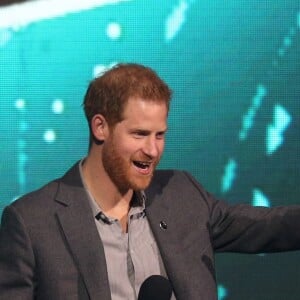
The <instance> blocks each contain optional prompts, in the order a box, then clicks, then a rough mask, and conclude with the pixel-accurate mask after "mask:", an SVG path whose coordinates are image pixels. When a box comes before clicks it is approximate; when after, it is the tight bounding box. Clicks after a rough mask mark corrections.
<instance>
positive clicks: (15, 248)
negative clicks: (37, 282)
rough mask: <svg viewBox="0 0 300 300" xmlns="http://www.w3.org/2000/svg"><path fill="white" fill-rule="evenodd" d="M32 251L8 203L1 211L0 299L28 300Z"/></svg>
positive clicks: (31, 277)
mask: <svg viewBox="0 0 300 300" xmlns="http://www.w3.org/2000/svg"><path fill="white" fill-rule="evenodd" d="M33 292H34V254H33V250H32V246H31V242H30V238H29V234H28V232H27V230H26V227H25V225H24V222H23V220H22V217H21V216H20V215H19V214H18V212H17V210H16V208H15V207H14V206H12V205H10V206H8V207H6V208H5V209H4V211H3V214H2V222H1V227H0V299H3V300H8V299H9V300H12V299H13V300H32V299H33V298H34V296H33Z"/></svg>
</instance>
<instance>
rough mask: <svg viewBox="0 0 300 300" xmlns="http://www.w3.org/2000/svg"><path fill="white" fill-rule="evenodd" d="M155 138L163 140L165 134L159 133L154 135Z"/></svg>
mask: <svg viewBox="0 0 300 300" xmlns="http://www.w3.org/2000/svg"><path fill="white" fill-rule="evenodd" d="M156 137H157V138H158V139H163V138H164V137H165V132H159V133H158V134H157V135H156Z"/></svg>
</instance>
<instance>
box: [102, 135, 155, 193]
mask: <svg viewBox="0 0 300 300" xmlns="http://www.w3.org/2000/svg"><path fill="white" fill-rule="evenodd" d="M147 159H148V160H149V158H147ZM147 159H146V160H147ZM139 160H140V159H139ZM158 162H159V159H156V160H155V162H153V170H152V172H151V174H149V175H144V176H143V175H139V174H137V173H135V171H134V169H133V165H132V164H133V162H132V161H131V160H129V159H128V160H126V159H125V158H124V157H123V156H122V155H121V154H120V153H119V151H118V149H117V147H116V145H115V143H114V140H113V139H112V140H106V141H105V143H104V145H103V151H102V164H103V167H104V169H105V171H106V173H107V174H108V176H109V177H110V179H111V180H112V182H113V183H114V184H115V186H116V187H117V189H118V190H119V191H120V192H121V193H126V192H127V191H128V190H130V189H132V190H134V191H140V190H144V189H146V188H147V187H148V186H149V184H150V182H151V179H152V177H153V172H154V170H155V167H156V165H157V164H158Z"/></svg>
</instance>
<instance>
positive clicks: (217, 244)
mask: <svg viewBox="0 0 300 300" xmlns="http://www.w3.org/2000/svg"><path fill="white" fill-rule="evenodd" d="M187 176H189V178H190V180H191V181H192V182H193V183H194V185H195V186H196V187H197V189H198V191H199V194H200V198H201V199H202V200H203V201H204V203H205V205H206V207H207V211H208V214H209V216H208V219H209V230H210V236H211V241H212V245H213V248H214V250H215V251H217V252H240V253H267V252H281V251H292V250H300V205H289V206H277V207H272V208H267V207H254V206H251V205H248V204H237V205H230V204H228V203H227V202H225V201H222V200H219V199H216V198H215V197H213V196H212V195H211V194H210V193H208V192H207V191H205V189H203V187H202V186H201V185H200V184H199V183H198V182H197V181H196V180H195V179H194V178H192V177H191V176H190V175H189V174H187Z"/></svg>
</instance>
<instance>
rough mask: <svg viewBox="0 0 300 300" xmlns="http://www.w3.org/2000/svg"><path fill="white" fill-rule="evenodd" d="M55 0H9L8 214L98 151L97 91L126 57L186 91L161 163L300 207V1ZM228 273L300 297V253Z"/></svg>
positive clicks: (238, 194) (247, 194)
mask: <svg viewBox="0 0 300 300" xmlns="http://www.w3.org/2000/svg"><path fill="white" fill-rule="evenodd" d="M46 2H47V1H27V2H24V3H20V4H17V5H14V6H1V7H0V66H1V68H0V116H1V121H0V132H1V139H0V157H1V162H0V182H1V185H0V214H1V212H2V210H3V208H4V207H5V206H6V205H8V204H9V203H11V202H12V201H14V200H15V199H16V198H18V197H19V196H21V195H23V194H25V193H27V192H29V191H32V190H34V189H37V188H38V187H40V186H41V185H43V184H45V183H47V182H48V181H50V180H52V179H54V178H56V177H58V176H61V175H63V173H64V172H65V171H66V170H67V169H68V168H69V167H70V166H71V165H72V164H73V163H74V162H75V161H77V160H79V159H80V158H82V157H83V156H84V155H86V153H87V146H88V127H87V124H86V121H85V118H84V115H83V111H82V107H81V103H82V100H83V96H84V93H85V90H86V88H87V85H88V82H89V81H90V80H91V79H92V78H93V77H94V76H96V75H97V74H99V73H101V72H102V71H103V70H104V69H106V68H108V67H110V66H112V65H114V64H116V63H119V62H136V63H141V64H145V65H148V66H150V67H152V68H153V69H155V70H156V71H157V72H158V73H159V75H160V76H161V77H162V78H163V79H164V80H165V81H166V82H167V83H168V84H169V85H170V87H171V88H172V90H173V92H174V97H173V100H172V106H171V111H170V116H169V131H168V135H167V145H166V150H165V153H164V156H163V159H162V161H161V163H160V165H159V168H172V169H173V168H175V169H184V170H187V171H189V172H191V173H192V174H193V175H194V176H195V177H196V178H197V179H198V180H199V182H201V183H202V184H203V185H204V186H205V187H206V189H207V190H209V191H210V192H211V193H213V194H215V195H216V196H217V197H219V198H222V199H225V200H226V201H228V202H230V203H240V202H242V203H249V204H252V205H262V206H270V207H271V206H275V205H289V204H300V200H299V192H300V187H299V185H300V184H299V183H300V182H299V175H300V170H299V163H300V155H299V154H300V152H299V149H300V141H299V137H300V106H299V100H300V56H299V54H300V3H299V1H296V0H281V1H269V0H259V1H258V0H252V1H244V0H240V1H234V0H227V1H220V0H210V1H208V0H203V1H200V0H198V1H197V0H176V1H175V0H172V1H171V0H170V1H155V0H151V1H150V0H131V1H130V0H128V1H100V0H99V1H88V0H86V1H82V2H83V3H81V4H79V3H77V1H74V3H71V2H72V1H53V2H55V3H54V4H51V5H47V3H46ZM216 269H217V279H218V290H219V299H220V300H222V299H237V300H241V299H255V300H260V299H261V300H266V299H272V300H276V299H278V300H282V299H289V300H292V299H299V295H300V285H299V278H300V254H299V252H290V253H282V254H272V255H264V254H261V255H241V254H222V255H221V254H220V255H217V256H216Z"/></svg>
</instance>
